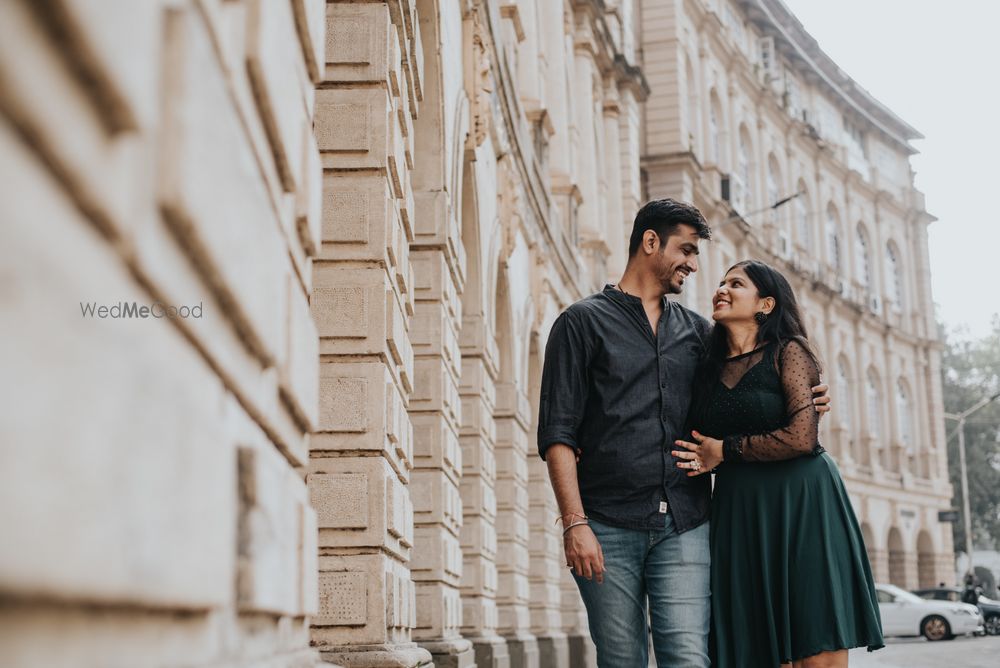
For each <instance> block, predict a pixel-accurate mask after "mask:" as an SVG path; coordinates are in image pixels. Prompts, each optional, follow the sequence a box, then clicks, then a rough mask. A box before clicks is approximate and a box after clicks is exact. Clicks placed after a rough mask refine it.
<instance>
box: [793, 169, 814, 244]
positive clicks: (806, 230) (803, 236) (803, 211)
mask: <svg viewBox="0 0 1000 668" xmlns="http://www.w3.org/2000/svg"><path fill="white" fill-rule="evenodd" d="M798 192H799V195H798V197H796V198H795V199H794V200H793V201H794V202H795V228H796V234H797V235H798V238H799V245H800V246H802V247H803V248H805V249H806V250H807V251H812V226H811V225H810V224H809V193H807V192H806V187H805V184H803V183H802V182H801V181H800V182H799V188H798Z"/></svg>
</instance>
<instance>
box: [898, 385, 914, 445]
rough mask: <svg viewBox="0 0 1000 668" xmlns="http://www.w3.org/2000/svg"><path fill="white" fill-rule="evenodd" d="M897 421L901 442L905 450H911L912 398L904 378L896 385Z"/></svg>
mask: <svg viewBox="0 0 1000 668" xmlns="http://www.w3.org/2000/svg"><path fill="white" fill-rule="evenodd" d="M896 420H897V421H898V422H899V425H898V427H899V441H900V443H902V445H903V447H904V448H909V447H910V445H911V442H912V440H913V433H912V430H911V424H912V418H911V416H910V397H909V392H907V390H906V381H904V380H903V379H902V378H900V379H899V382H897V383H896Z"/></svg>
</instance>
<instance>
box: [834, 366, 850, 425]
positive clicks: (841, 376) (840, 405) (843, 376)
mask: <svg viewBox="0 0 1000 668" xmlns="http://www.w3.org/2000/svg"><path fill="white" fill-rule="evenodd" d="M847 369H848V366H847V360H845V359H844V358H843V357H841V358H840V360H839V362H838V363H837V410H838V411H839V413H840V423H841V424H842V425H843V426H844V429H853V428H854V411H853V409H852V402H851V380H850V378H851V376H850V373H849V372H848V370H847Z"/></svg>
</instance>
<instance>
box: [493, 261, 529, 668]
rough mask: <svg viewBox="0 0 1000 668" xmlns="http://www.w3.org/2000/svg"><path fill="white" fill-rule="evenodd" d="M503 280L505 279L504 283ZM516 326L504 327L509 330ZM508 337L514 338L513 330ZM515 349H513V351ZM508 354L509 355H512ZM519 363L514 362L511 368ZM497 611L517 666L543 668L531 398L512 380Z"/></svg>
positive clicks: (502, 425) (505, 389)
mask: <svg viewBox="0 0 1000 668" xmlns="http://www.w3.org/2000/svg"><path fill="white" fill-rule="evenodd" d="M501 280H502V279H501ZM511 324H512V323H510V322H509V321H508V322H507V323H501V324H500V326H501V327H503V326H507V327H509V326H510V325H511ZM507 336H513V332H508V334H507ZM508 350H509V349H508ZM508 350H505V352H508ZM515 363H516V362H515V361H514V360H511V362H510V364H511V365H513V364H515ZM494 415H495V422H496V430H497V442H496V457H497V570H498V575H499V591H498V596H497V607H498V612H499V626H500V632H501V633H502V634H503V636H504V637H505V638H506V639H507V645H508V648H509V652H510V656H511V667H512V668H522V667H532V668H537V667H538V665H539V663H538V642H537V640H536V639H535V636H534V635H532V633H531V631H530V628H531V618H530V613H529V600H530V597H529V590H528V587H529V585H528V577H529V568H530V561H529V553H528V537H529V533H530V528H529V523H528V431H527V430H528V427H529V425H530V424H531V407H530V406H529V405H528V398H527V397H526V396H525V394H524V393H523V392H522V391H520V389H519V388H518V387H517V385H516V384H515V383H514V382H512V381H506V382H503V383H500V384H498V385H497V406H496V411H495V413H494Z"/></svg>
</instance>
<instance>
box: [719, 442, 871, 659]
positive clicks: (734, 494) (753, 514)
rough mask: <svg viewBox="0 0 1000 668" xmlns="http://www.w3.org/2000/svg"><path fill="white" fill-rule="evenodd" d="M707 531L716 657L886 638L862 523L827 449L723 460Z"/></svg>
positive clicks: (773, 654) (776, 654)
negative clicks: (763, 459) (776, 458)
mask: <svg viewBox="0 0 1000 668" xmlns="http://www.w3.org/2000/svg"><path fill="white" fill-rule="evenodd" d="M711 536H712V651H713V664H712V665H713V666H715V667H717V668H731V667H738V668H753V667H756V666H760V667H761V668H765V667H766V668H776V667H777V666H778V665H779V664H781V663H787V662H789V661H797V660H799V659H803V658H805V657H808V656H812V655H814V654H818V653H820V652H824V651H829V650H838V649H845V648H852V647H863V646H867V647H868V650H869V651H871V650H875V649H878V648H880V647H883V646H884V645H883V643H882V622H881V619H880V617H879V611H878V599H877V598H876V596H875V586H874V583H873V581H872V573H871V566H870V565H869V563H868V555H867V553H866V552H865V545H864V541H863V539H862V537H861V530H860V528H859V527H858V521H857V518H856V517H855V515H854V510H853V509H852V507H851V502H850V499H849V498H848V496H847V491H846V490H845V489H844V483H843V481H842V480H841V478H840V472H839V471H838V469H837V465H836V464H835V463H834V461H833V459H831V458H830V456H829V455H827V454H826V453H823V454H820V455H818V456H815V457H812V456H806V457H801V458H798V459H792V460H788V461H782V462H768V463H756V464H735V465H733V464H725V465H723V467H722V469H720V472H719V474H718V476H717V477H716V482H715V491H714V494H713V500H712V525H711Z"/></svg>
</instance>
